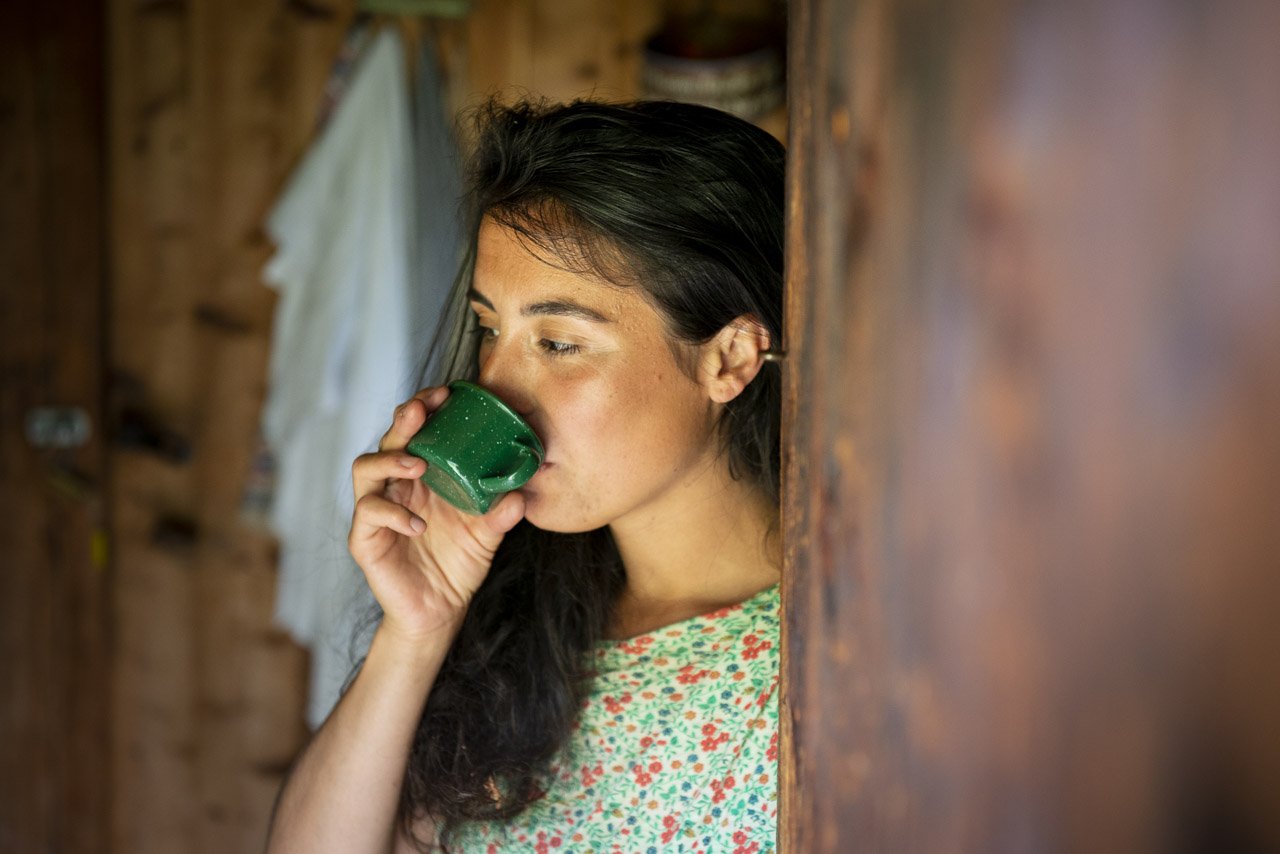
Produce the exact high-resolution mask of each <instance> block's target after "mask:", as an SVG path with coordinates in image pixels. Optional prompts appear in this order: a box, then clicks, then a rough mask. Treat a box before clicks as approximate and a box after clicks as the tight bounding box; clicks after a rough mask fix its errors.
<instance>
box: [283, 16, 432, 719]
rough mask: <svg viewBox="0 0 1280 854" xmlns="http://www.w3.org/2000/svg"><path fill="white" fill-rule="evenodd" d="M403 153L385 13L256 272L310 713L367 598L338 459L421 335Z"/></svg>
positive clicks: (409, 385)
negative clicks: (270, 296) (266, 290)
mask: <svg viewBox="0 0 1280 854" xmlns="http://www.w3.org/2000/svg"><path fill="white" fill-rule="evenodd" d="M413 158H414V154H413V133H412V116H411V111H410V101H409V92H408V86H407V84H406V80H405V62H404V48H403V46H402V43H401V41H400V37H399V35H398V34H397V33H396V31H395V30H394V29H392V28H385V29H383V30H381V31H380V32H378V33H377V34H376V35H375V36H374V37H373V40H372V41H371V43H370V44H369V45H368V47H367V48H366V49H365V51H364V52H363V54H362V55H361V57H360V58H359V60H358V62H357V64H356V66H355V68H354V70H353V71H352V74H351V79H350V81H349V83H348V85H347V87H346V90H345V92H344V93H343V95H342V97H341V99H340V100H339V101H338V102H337V104H336V105H335V107H334V109H333V113H332V115H331V116H329V118H328V120H327V122H326V123H325V125H324V128H323V131H322V133H321V134H320V135H319V137H318V138H317V140H316V142H315V143H314V145H313V147H312V148H311V150H310V151H309V152H308V153H307V154H306V156H305V157H304V159H303V161H302V163H301V164H300V165H299V167H298V168H297V170H296V171H295V173H294V174H293V175H292V176H291V177H290V180H289V182H288V185H287V187H286V188H285V192H284V194H283V196H282V198H281V199H280V200H279V201H278V203H277V204H276V206H275V208H274V209H273V210H272V211H271V214H270V216H269V219H268V222H267V229H268V232H269V233H270V235H271V237H272V238H273V239H274V240H275V242H276V245H277V252H276V254H275V255H274V256H273V257H272V258H271V260H270V261H269V263H268V265H267V267H266V269H265V270H264V278H265V280H266V281H267V283H268V284H269V285H271V286H273V287H275V288H276V289H277V290H278V291H279V293H280V300H279V302H278V304H277V306H276V314H275V319H274V328H273V333H272V335H273V337H272V352H271V361H270V368H269V371H270V374H269V388H268V397H267V401H266V404H265V409H264V413H263V435H264V438H265V440H266V443H267V445H268V447H269V448H270V450H271V453H272V454H273V456H274V458H275V485H274V490H275V491H274V495H273V497H272V504H271V511H270V524H271V527H272V530H273V532H274V533H275V535H276V536H277V538H278V539H279V541H280V578H279V589H278V594H277V600H276V620H277V621H278V622H279V623H280V624H281V625H282V626H284V627H285V628H287V629H288V630H289V632H290V633H291V634H292V635H293V637H294V638H295V639H296V640H297V641H298V642H299V643H300V644H302V645H304V646H307V647H310V649H311V654H312V658H311V661H312V667H311V688H310V697H309V700H308V706H307V717H308V720H309V722H310V724H311V725H312V726H313V727H315V726H318V725H319V724H320V723H321V722H322V721H323V720H324V718H325V716H326V715H327V714H328V712H329V710H330V709H331V708H332V706H333V704H334V702H336V700H337V697H338V694H339V691H340V690H341V686H342V684H343V682H344V680H345V679H346V677H347V676H348V674H349V672H350V669H351V666H352V664H353V661H354V656H355V655H357V654H359V653H360V650H359V649H358V648H357V647H353V644H352V638H353V635H354V632H355V629H356V626H357V625H358V623H359V621H360V619H361V618H362V617H364V616H365V614H366V613H367V612H368V609H369V606H370V605H371V603H372V599H371V596H370V594H369V592H368V587H367V585H366V584H365V582H364V578H363V575H362V574H361V572H360V570H359V567H357V566H356V565H355V562H354V561H353V560H352V559H351V557H350V555H349V553H348V552H347V548H346V537H347V531H348V529H349V527H350V521H351V512H352V507H353V501H352V495H351V463H352V461H353V460H354V459H355V458H356V457H357V456H358V455H360V454H361V453H365V452H366V451H371V450H375V449H376V446H377V441H378V438H379V437H380V436H381V434H382V433H383V431H385V429H386V427H387V425H388V424H389V423H390V419H391V413H392V410H393V409H394V407H395V406H396V405H397V404H398V403H400V402H402V401H403V400H405V399H407V398H408V396H409V395H410V394H411V393H412V391H413V385H414V383H413V380H414V379H415V378H414V377H413V376H412V374H413V373H414V368H415V367H416V362H417V360H418V359H419V358H420V353H419V352H418V351H419V350H421V348H422V343H423V342H421V341H415V340H412V339H411V337H410V333H409V329H410V314H411V312H412V311H413V308H414V303H415V301H416V299H417V297H415V296H414V293H413V291H414V287H415V285H414V283H413V281H412V277H413V275H414V274H413V265H414V263H415V260H414V258H415V256H414V254H413V253H414V250H413V249H412V248H411V243H412V241H411V239H410V236H411V235H413V234H414V233H415V230H416V227H417V225H416V217H415V213H414V208H415V199H414V195H415V193H414V187H415V182H416V178H415V175H414V170H413Z"/></svg>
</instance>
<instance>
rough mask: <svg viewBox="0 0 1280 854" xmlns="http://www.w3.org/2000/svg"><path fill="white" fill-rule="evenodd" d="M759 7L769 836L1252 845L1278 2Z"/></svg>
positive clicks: (1269, 552)
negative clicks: (780, 133) (783, 235)
mask: <svg viewBox="0 0 1280 854" xmlns="http://www.w3.org/2000/svg"><path fill="white" fill-rule="evenodd" d="M792 24H793V28H794V32H793V38H792V46H793V51H794V53H797V54H799V55H798V56H793V66H792V92H791V95H792V101H793V115H792V120H793V123H794V124H793V127H794V131H793V134H792V149H791V150H792V158H793V159H792V168H793V176H792V183H791V188H792V192H793V196H792V206H791V209H790V211H791V215H792V219H791V223H790V229H791V230H790V242H789V247H790V248H791V255H790V257H789V271H790V272H789V286H790V287H791V288H792V290H793V297H792V300H791V303H790V306H791V313H790V315H789V317H788V338H789V341H788V344H789V350H790V352H791V353H792V354H793V355H792V361H791V365H790V368H789V370H790V386H789V388H790V391H789V395H790V396H789V398H788V400H789V409H788V412H789V416H788V419H789V420H788V425H789V427H788V429H789V435H790V436H791V441H792V443H793V456H792V458H791V459H790V461H789V463H788V468H787V472H788V481H787V500H788V508H789V512H788V514H787V542H788V552H787V553H788V568H787V572H788V587H787V590H786V591H784V592H785V593H786V594H787V596H788V603H789V608H790V609H791V612H790V615H789V620H788V627H789V633H788V647H787V650H786V653H787V656H786V659H785V660H786V661H787V662H788V668H789V671H788V676H789V681H788V687H789V702H790V711H791V716H792V719H793V721H794V730H795V734H794V739H793V742H792V745H793V751H792V754H791V757H790V761H791V762H792V763H793V766H794V767H793V772H792V773H793V775H794V776H793V777H792V778H791V779H792V785H793V786H794V787H795V789H797V790H798V791H792V792H790V793H789V794H788V799H787V804H788V805H789V807H790V810H789V814H788V815H787V816H786V826H785V828H784V840H785V844H784V848H785V849H786V850H793V851H815V852H817V851H830V852H835V851H848V850H854V849H856V850H868V851H886V852H897V851H997V852H998V851H1009V852H1014V851H1089V852H1094V851H1166V850H1187V851H1221V850H1233V851H1260V850H1274V848H1275V847H1276V845H1277V844H1280V822H1278V821H1277V816H1280V788H1278V787H1277V785H1276V782H1277V780H1278V779H1280V756H1277V753H1278V752H1280V751H1278V750H1277V740H1276V739H1275V738H1274V735H1273V729H1274V728H1273V727H1271V726H1268V725H1266V724H1264V723H1263V719H1264V718H1268V717H1269V718H1270V719H1271V720H1274V719H1275V715H1276V712H1277V708H1278V703H1280V700H1278V695H1280V691H1278V690H1277V686H1278V685H1280V678H1278V677H1280V673H1278V672H1277V667H1278V664H1277V659H1276V657H1275V655H1274V650H1275V649H1277V648H1280V628H1278V626H1280V623H1277V622H1276V621H1275V620H1274V619H1273V618H1270V617H1267V616H1265V615H1264V614H1263V613H1262V612H1263V611H1267V610H1270V609H1269V608H1267V607H1266V606H1264V605H1262V604H1261V603H1263V602H1271V603H1274V602H1275V601H1277V593H1280V590H1278V589H1277V586H1278V584H1280V578H1278V576H1277V575H1276V573H1275V567H1277V566H1280V542H1278V541H1277V533H1276V532H1277V528H1278V526H1277V525H1276V524H1275V518H1276V508H1277V507H1280V486H1278V484H1280V449H1278V443H1277V438H1276V435H1277V434H1276V431H1275V429H1274V425H1275V424H1276V423H1280V420H1278V419H1280V347H1278V345H1277V341H1280V337H1277V336H1276V335H1275V333H1274V329H1275V327H1276V324H1277V321H1280V287H1277V285H1278V284H1280V282H1278V281H1277V272H1276V271H1277V270H1278V269H1280V243H1278V242H1277V241H1276V239H1275V233H1276V223H1277V222H1280V180H1278V179H1277V175H1278V174H1280V173H1278V172H1277V170H1276V168H1275V164H1274V158H1273V156H1272V155H1271V154H1269V153H1268V152H1274V151H1275V150H1277V148H1278V147H1280V102H1277V101H1276V99H1275V98H1274V97H1273V96H1272V95H1271V94H1270V92H1271V89H1270V88H1269V87H1270V83H1264V82H1263V81H1275V80H1277V79H1280V54H1277V53H1276V52H1275V50H1274V49H1273V47H1272V46H1271V45H1270V44H1269V39H1268V37H1267V36H1265V35H1263V34H1264V33H1274V32H1276V31H1277V28H1278V27H1280V9H1277V7H1276V6H1275V4H1269V3H1264V2H1243V1H1242V2H1231V3H1226V4H1217V5H1215V6H1214V9H1213V13H1212V14H1211V15H1209V14H1202V12H1201V11H1199V10H1197V9H1195V8H1193V7H1191V6H1187V5H1186V4H1179V3H1173V2H1155V1H1154V0H1153V2H1133V3H1103V2H1087V3H1083V4H1072V5H1070V6H1066V5H1060V4H1046V3H1030V4H1012V3H1001V2H984V3H978V4H968V5H967V6H966V7H965V13H964V15H963V16H961V15H960V14H959V13H958V12H957V7H955V6H954V5H953V4H945V3H933V2H893V0H879V1H878V2H860V3H853V4H845V3H836V2H826V0H803V2H799V3H796V4H794V5H793V18H792ZM797 199H801V200H802V201H800V202H797ZM797 304H798V305H797ZM1267 425H1272V426H1267Z"/></svg>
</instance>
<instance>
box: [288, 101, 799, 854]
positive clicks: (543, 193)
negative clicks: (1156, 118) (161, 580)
mask: <svg viewBox="0 0 1280 854" xmlns="http://www.w3.org/2000/svg"><path fill="white" fill-rule="evenodd" d="M477 139H478V142H477V146H476V154H475V155H474V158H473V161H472V168H471V174H470V178H471V183H470V188H471V192H470V201H471V210H472V216H473V228H472V231H471V234H472V235H473V237H474V240H473V243H472V246H471V251H470V252H469V254H468V258H467V261H466V263H465V264H464V269H463V271H462V274H461V275H460V276H459V285H458V288H457V289H456V293H455V297H454V300H453V302H452V308H451V317H452V318H453V320H452V321H449V322H452V323H453V326H454V328H455V332H454V334H452V335H451V336H448V344H447V345H446V346H447V349H446V351H445V352H443V354H442V355H443V358H442V359H437V360H436V361H437V362H439V363H440V364H442V365H443V366H444V367H443V373H444V376H443V377H442V378H441V379H442V380H447V379H450V378H455V377H467V378H471V379H473V380H475V381H477V382H478V383H479V384H481V385H483V386H485V387H486V388H488V389H490V390H491V391H493V392H495V393H496V394H497V395H498V396H499V397H501V398H503V399H504V400H505V401H507V402H508V403H509V404H511V405H512V406H513V407H514V408H515V409H516V411H518V412H519V413H520V414H521V415H522V416H524V418H525V419H526V420H527V421H528V422H529V423H530V424H531V425H532V426H533V428H534V429H535V431H536V432H537V433H538V435H539V436H540V437H541V439H542V441H543V444H544V446H545V448H546V461H545V463H544V465H543V466H542V468H540V469H539V471H538V472H537V474H536V475H534V477H533V479H532V480H530V481H529V483H528V484H527V485H526V486H524V487H523V488H521V489H520V490H518V491H517V492H513V493H509V494H508V495H506V496H505V497H504V498H503V499H502V500H501V501H499V502H497V503H496V504H495V505H494V506H493V507H492V508H491V509H490V511H489V512H488V513H487V514H485V515H484V516H480V517H472V516H466V515H464V514H461V513H459V512H458V511H456V510H454V509H453V508H452V507H450V506H449V505H448V504H446V503H445V502H444V501H442V500H441V499H439V498H438V497H437V496H435V495H434V494H432V493H430V492H429V491H428V490H426V488H425V487H424V486H423V485H422V483H421V482H420V481H419V480H418V478H419V476H420V475H421V474H422V472H423V470H424V469H423V466H424V465H425V463H423V462H422V461H420V460H417V459H416V458H414V457H411V456H408V455H406V454H405V453H404V451H403V449H404V447H405V445H406V443H407V441H408V439H409V438H410V437H411V436H412V435H413V434H414V433H415V432H416V431H417V430H418V429H419V428H420V427H421V425H422V424H423V423H424V421H425V420H426V418H427V417H428V415H429V413H430V412H432V411H433V410H434V409H435V408H437V407H438V406H439V405H440V404H441V403H442V401H443V400H444V399H445V397H446V396H447V394H448V391H447V389H445V388H442V387H431V388H426V389H424V390H423V391H421V392H419V393H418V394H417V395H415V396H414V397H413V398H412V399H411V400H409V401H407V402H406V403H405V404H403V405H402V406H400V407H399V408H398V409H397V410H396V412H395V415H394V418H393V422H392V425H391V427H390V429H388V431H387V433H386V434H385V435H384V436H383V438H382V440H381V442H380V444H379V450H378V452H376V453H372V454H367V455H365V456H362V457H360V458H359V459H358V460H356V462H355V465H354V466H353V482H354V489H355V495H356V499H357V501H356V509H355V513H354V517H353V519H352V525H351V533H350V537H349V545H350V549H351V553H352V555H353V556H354V557H355V559H356V561H357V562H358V563H359V564H360V566H361V568H362V569H363V570H364V572H365V575H366V577H367V579H368V581H369V585H370V587H371V588H372V590H373V592H374V594H375V596H376V597H377V599H378V602H379V604H380V605H381V608H382V611H383V615H382V618H381V622H380V624H379V625H378V628H377V631H376V633H375V635H374V637H373V641H372V644H371V646H370V649H369V652H368V655H367V657H366V659H365V660H364V662H363V664H362V666H361V668H360V670H359V673H358V675H357V676H356V678H355V679H354V681H353V682H352V683H351V685H350V687H349V689H348V690H347V692H346V693H345V695H344V696H343V698H342V700H341V702H340V703H339V704H338V706H337V707H336V708H335V710H334V711H333V713H332V714H331V715H330V717H329V719H328V720H327V721H326V723H325V724H324V726H323V727H321V729H320V730H319V731H318V732H317V733H316V736H315V738H314V739H313V740H312V742H311V743H310V744H309V745H308V747H307V748H306V750H305V751H304V753H303V754H302V756H301V757H300V758H299V761H298V762H297V764H296V766H295V768H294V770H293V771H292V773H291V775H290V777H289V779H288V780H287V781H286V784H285V787H284V789H283V790H282V793H281V797H280V802H279V804H278V807H277V814H276V816H275V818H274V820H273V828H272V832H271V840H270V844H271V848H272V850H279V851H285V850H298V851H307V852H318V851H328V850H333V851H388V850H405V851H410V850H414V849H415V848H419V849H421V848H425V847H426V843H427V842H428V841H431V840H434V841H436V842H437V843H439V844H442V845H444V846H446V847H447V849H448V850H451V851H498V850H530V849H533V850H550V849H553V848H558V849H561V850H565V851H655V850H689V851H693V850H702V851H741V852H750V851H768V850H772V849H773V848H774V847H775V843H774V838H775V825H776V815H777V810H776V749H777V748H776V739H777V706H776V704H777V692H776V686H777V651H778V638H777V633H778V615H777V605H778V578H779V565H780V549H779V542H778V514H777V497H778V495H777V492H778V488H777V485H778V419H779V397H780V394H779V388H780V380H779V376H778V372H777V369H776V366H774V365H771V364H770V361H771V359H770V353H771V352H777V349H776V344H777V342H779V341H780V340H781V312H782V216H783V215H782V204H783V171H784V167H783V150H782V146H781V145H779V144H778V143H777V142H776V141H775V140H774V139H773V138H772V137H770V136H769V135H768V134H766V133H764V132H763V131H761V130H759V129H757V128H755V127H754V126H752V125H750V124H748V123H746V122H743V121H740V120H738V119H735V118H733V117H731V116H728V115H726V114H724V113H720V112H717V111H714V110H710V109H706V108H702V107H696V106H692V105H687V104H675V103H637V104H632V105H626V106H621V105H603V104H593V103H583V102H579V103H575V104H572V105H569V106H564V107H546V106H531V105H528V104H523V105H518V106H516V107H512V108H503V107H497V106H490V107H489V108H487V109H486V110H484V111H482V113H481V114H480V121H479V123H478V134H477ZM446 320H447V321H448V318H447V319H446ZM441 340H443V339H441Z"/></svg>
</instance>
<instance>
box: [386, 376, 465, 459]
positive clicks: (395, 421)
mask: <svg viewBox="0 0 1280 854" xmlns="http://www.w3.org/2000/svg"><path fill="white" fill-rule="evenodd" d="M448 396H449V389H448V387H446V386H435V387H431V388H424V389H422V390H421V391H419V392H418V393H417V394H415V395H414V396H413V397H411V398H409V399H408V400H406V401H405V402H404V403H402V404H401V405H400V406H397V407H396V411H395V415H394V416H393V418H392V421H391V428H390V429H389V430H387V432H386V433H384V434H383V436H382V439H381V440H380V441H379V442H378V450H380V451H399V450H403V449H404V446H405V445H407V444H409V440H410V439H412V438H413V434H415V433H417V432H418V431H419V430H421V429H422V425H423V424H425V423H427V416H428V415H430V414H431V413H432V412H435V411H436V410H437V409H439V408H440V405H441V404H442V403H444V402H445V399H446V398H447V397H448Z"/></svg>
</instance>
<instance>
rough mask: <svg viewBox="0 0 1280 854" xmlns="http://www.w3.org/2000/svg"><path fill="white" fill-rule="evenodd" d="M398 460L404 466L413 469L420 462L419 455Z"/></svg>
mask: <svg viewBox="0 0 1280 854" xmlns="http://www.w3.org/2000/svg"><path fill="white" fill-rule="evenodd" d="M398 462H399V463H400V465H401V466H402V467H404V468H407V469H411V468H413V467H414V466H416V465H417V464H418V458H417V457H401V458H400V459H399V460H398Z"/></svg>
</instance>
